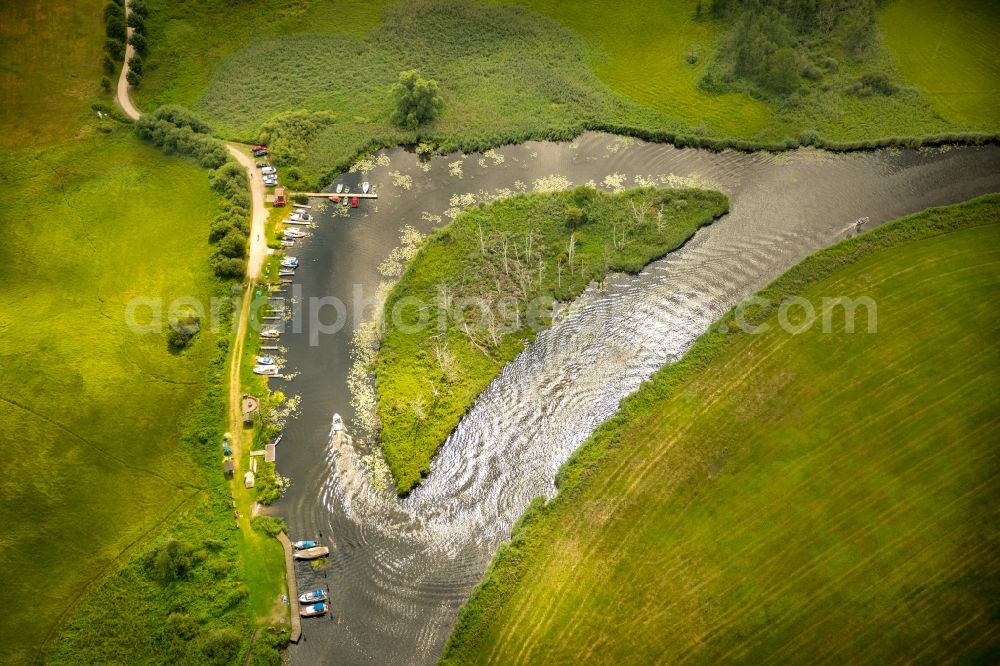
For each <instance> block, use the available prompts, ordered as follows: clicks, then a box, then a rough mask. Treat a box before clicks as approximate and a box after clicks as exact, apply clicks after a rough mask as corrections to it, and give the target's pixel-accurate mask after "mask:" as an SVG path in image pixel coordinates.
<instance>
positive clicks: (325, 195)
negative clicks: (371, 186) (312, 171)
mask: <svg viewBox="0 0 1000 666" xmlns="http://www.w3.org/2000/svg"><path fill="white" fill-rule="evenodd" d="M296 194H301V195H304V196H307V197H309V198H310V199H329V198H330V197H340V198H341V199H350V198H352V197H357V198H358V199H378V193H377V192H368V193H367V194H365V193H364V192H341V193H340V194H337V193H336V192H296Z"/></svg>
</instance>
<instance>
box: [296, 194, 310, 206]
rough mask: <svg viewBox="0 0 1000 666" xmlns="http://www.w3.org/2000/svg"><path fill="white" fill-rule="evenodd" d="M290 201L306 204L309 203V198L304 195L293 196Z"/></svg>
mask: <svg viewBox="0 0 1000 666" xmlns="http://www.w3.org/2000/svg"><path fill="white" fill-rule="evenodd" d="M292 201H293V202H295V203H297V204H307V203H309V197H307V196H306V195H304V194H293V195H292Z"/></svg>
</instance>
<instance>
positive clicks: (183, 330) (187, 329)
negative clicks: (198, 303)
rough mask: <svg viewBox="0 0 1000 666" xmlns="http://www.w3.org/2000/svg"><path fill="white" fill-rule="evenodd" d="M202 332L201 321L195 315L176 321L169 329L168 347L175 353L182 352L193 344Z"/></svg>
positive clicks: (188, 315) (185, 316)
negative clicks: (193, 340) (195, 337)
mask: <svg viewBox="0 0 1000 666" xmlns="http://www.w3.org/2000/svg"><path fill="white" fill-rule="evenodd" d="M200 330H201V319H200V318H199V317H198V315H196V314H194V313H189V314H186V315H184V316H182V317H179V318H178V319H175V320H174V321H172V322H170V326H169V327H168V328H167V347H168V348H169V349H170V350H171V351H173V352H178V351H181V350H182V349H184V348H185V347H187V346H188V345H189V344H191V340H192V339H194V336H195V335H197V334H198V331H200Z"/></svg>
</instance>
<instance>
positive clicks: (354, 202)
mask: <svg viewBox="0 0 1000 666" xmlns="http://www.w3.org/2000/svg"><path fill="white" fill-rule="evenodd" d="M357 207H358V198H357V197H351V208H357Z"/></svg>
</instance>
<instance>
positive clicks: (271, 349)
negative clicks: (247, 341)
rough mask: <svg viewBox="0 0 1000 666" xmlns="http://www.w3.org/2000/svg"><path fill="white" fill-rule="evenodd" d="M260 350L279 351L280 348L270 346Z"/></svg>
mask: <svg viewBox="0 0 1000 666" xmlns="http://www.w3.org/2000/svg"><path fill="white" fill-rule="evenodd" d="M260 350H261V351H278V346H277V345H268V346H267V347H264V346H262V347H261V348H260Z"/></svg>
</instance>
